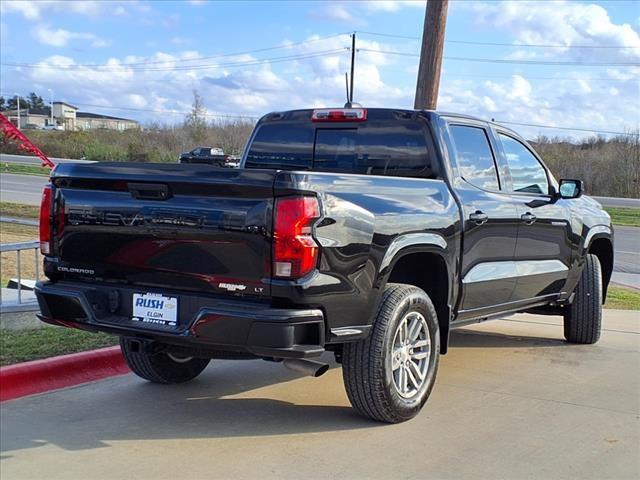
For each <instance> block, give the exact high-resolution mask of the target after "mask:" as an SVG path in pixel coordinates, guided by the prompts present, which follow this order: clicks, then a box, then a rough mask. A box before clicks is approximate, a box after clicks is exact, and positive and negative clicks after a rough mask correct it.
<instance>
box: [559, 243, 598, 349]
mask: <svg viewBox="0 0 640 480" xmlns="http://www.w3.org/2000/svg"><path fill="white" fill-rule="evenodd" d="M601 325H602V272H601V269H600V261H599V260H598V257H596V256H595V255H591V254H589V255H587V257H586V260H585V265H584V268H583V270H582V275H581V276H580V281H579V282H578V286H577V287H576V291H575V296H574V298H573V303H571V305H569V306H568V307H566V310H565V313H564V338H565V339H566V340H567V342H569V343H584V344H591V343H596V342H597V341H598V340H599V339H600V329H601Z"/></svg>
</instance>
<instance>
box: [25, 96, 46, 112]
mask: <svg viewBox="0 0 640 480" xmlns="http://www.w3.org/2000/svg"><path fill="white" fill-rule="evenodd" d="M27 99H28V101H29V106H30V107H31V108H45V104H44V100H43V99H42V97H41V96H40V95H36V93H35V92H31V93H30V94H29V96H28V97H27Z"/></svg>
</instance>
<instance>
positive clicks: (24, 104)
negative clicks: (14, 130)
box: [7, 95, 29, 110]
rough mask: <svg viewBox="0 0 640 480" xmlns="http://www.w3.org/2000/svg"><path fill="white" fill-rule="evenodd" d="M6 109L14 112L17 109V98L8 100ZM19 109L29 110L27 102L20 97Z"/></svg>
mask: <svg viewBox="0 0 640 480" xmlns="http://www.w3.org/2000/svg"><path fill="white" fill-rule="evenodd" d="M7 107H8V109H9V110H15V109H16V108H18V96H17V95H15V96H14V97H13V98H10V99H9V101H8V103H7ZM20 108H24V109H27V108H29V102H27V101H26V100H25V99H24V98H22V97H20Z"/></svg>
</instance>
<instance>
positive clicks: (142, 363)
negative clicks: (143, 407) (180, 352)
mask: <svg viewBox="0 0 640 480" xmlns="http://www.w3.org/2000/svg"><path fill="white" fill-rule="evenodd" d="M120 350H122V354H123V355H124V358H125V360H126V361H127V365H129V368H130V369H131V370H132V371H133V373H135V374H136V375H138V376H139V377H141V378H144V379H145V380H149V381H150V382H153V383H164V384H171V383H183V382H188V381H189V380H193V379H194V378H196V377H197V376H198V375H200V373H202V371H203V370H204V369H205V368H206V367H207V365H208V364H209V359H208V358H194V357H192V358H189V359H179V358H178V357H173V358H172V356H170V355H169V354H167V353H155V354H150V353H146V352H143V351H137V350H135V349H134V348H133V346H132V342H131V340H130V339H128V338H126V337H120ZM174 358H175V360H174Z"/></svg>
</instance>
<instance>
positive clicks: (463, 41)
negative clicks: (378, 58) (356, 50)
mask: <svg viewBox="0 0 640 480" xmlns="http://www.w3.org/2000/svg"><path fill="white" fill-rule="evenodd" d="M357 32H358V33H362V34H364V35H373V36H377V37H390V38H401V39H405V40H421V38H420V37H412V36H407V35H395V34H392V33H381V32H363V31H362V30H357ZM445 43H459V44H463V45H485V46H498V47H533V48H605V49H606V48H609V49H620V48H622V49H625V48H640V46H628V45H561V44H555V45H553V44H540V43H501V42H473V41H470V40H445Z"/></svg>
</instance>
